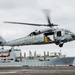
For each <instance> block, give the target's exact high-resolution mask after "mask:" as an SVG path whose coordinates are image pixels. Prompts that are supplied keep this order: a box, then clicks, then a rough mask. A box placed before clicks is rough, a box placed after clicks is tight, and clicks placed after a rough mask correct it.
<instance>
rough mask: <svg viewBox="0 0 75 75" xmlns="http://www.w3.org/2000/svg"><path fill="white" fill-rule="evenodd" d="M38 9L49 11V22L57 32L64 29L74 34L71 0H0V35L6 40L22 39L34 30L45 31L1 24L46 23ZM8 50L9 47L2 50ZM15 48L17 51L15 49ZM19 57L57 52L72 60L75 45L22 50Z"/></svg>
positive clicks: (73, 2) (74, 4)
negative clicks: (54, 26)
mask: <svg viewBox="0 0 75 75" xmlns="http://www.w3.org/2000/svg"><path fill="white" fill-rule="evenodd" d="M42 9H49V10H50V14H49V15H50V16H49V17H50V19H51V22H52V23H54V24H58V25H59V26H58V28H63V29H68V30H70V31H72V32H73V33H75V25H74V24H75V0H0V35H1V36H2V37H3V38H4V39H5V40H6V41H10V40H14V39H17V38H21V37H25V36H27V35H28V34H29V33H31V32H32V31H35V30H40V29H44V28H45V27H36V26H24V25H18V24H17V25H13V24H5V23H3V22H4V21H14V22H27V23H37V24H39V23H41V24H44V23H45V24H46V23H47V20H46V17H45V14H44V12H43V11H42ZM5 48H10V47H5ZM16 48H18V47H16ZM19 48H20V49H22V53H23V52H26V53H27V54H28V52H29V50H31V51H32V53H33V52H35V51H36V52H37V53H38V54H43V51H46V52H47V51H49V52H59V51H60V50H61V51H62V53H63V54H67V56H75V50H74V49H75V41H72V42H69V43H66V44H64V46H63V47H62V48H59V46H56V45H55V44H48V45H33V46H22V47H19Z"/></svg>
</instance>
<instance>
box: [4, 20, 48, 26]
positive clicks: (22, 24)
mask: <svg viewBox="0 0 75 75" xmlns="http://www.w3.org/2000/svg"><path fill="white" fill-rule="evenodd" d="M4 23H11V24H22V25H32V26H47V25H46V24H33V23H21V22H8V21H5V22H4Z"/></svg>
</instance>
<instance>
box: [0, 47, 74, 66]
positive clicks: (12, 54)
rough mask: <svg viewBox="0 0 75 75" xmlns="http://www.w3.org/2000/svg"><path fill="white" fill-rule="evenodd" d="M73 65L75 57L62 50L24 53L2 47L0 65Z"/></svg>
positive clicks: (19, 50)
mask: <svg viewBox="0 0 75 75" xmlns="http://www.w3.org/2000/svg"><path fill="white" fill-rule="evenodd" d="M64 65H65V66H73V65H75V57H67V56H66V55H62V53H61V52H53V53H49V52H47V54H46V52H45V51H44V55H39V54H36V51H35V52H34V55H32V53H31V51H29V56H26V53H24V56H23V55H22V52H21V49H14V48H11V49H3V48H2V49H0V66H64Z"/></svg>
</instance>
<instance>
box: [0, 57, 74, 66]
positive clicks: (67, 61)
mask: <svg viewBox="0 0 75 75" xmlns="http://www.w3.org/2000/svg"><path fill="white" fill-rule="evenodd" d="M74 59H75V58H74V57H65V58H53V59H50V60H49V61H38V60H26V61H22V62H8V63H0V66H27V65H28V66H50V65H54V66H56V65H74Z"/></svg>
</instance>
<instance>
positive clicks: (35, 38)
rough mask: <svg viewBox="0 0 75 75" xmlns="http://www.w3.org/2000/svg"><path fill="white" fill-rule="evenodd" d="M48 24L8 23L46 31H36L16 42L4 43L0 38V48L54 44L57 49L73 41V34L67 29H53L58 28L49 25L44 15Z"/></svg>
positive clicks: (48, 19)
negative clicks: (42, 27)
mask: <svg viewBox="0 0 75 75" xmlns="http://www.w3.org/2000/svg"><path fill="white" fill-rule="evenodd" d="M46 18H47V21H48V24H32V23H21V22H8V21H5V22H4V23H11V24H22V25H32V26H46V27H48V28H47V29H43V30H36V31H34V32H31V33H30V34H29V35H28V36H26V37H23V38H19V39H16V40H12V41H8V42H6V41H5V40H4V39H3V38H2V37H1V36H0V45H1V46H23V45H43V44H52V43H54V44H56V45H59V47H63V44H64V43H67V42H70V41H73V40H75V34H74V33H72V32H71V31H69V30H67V29H60V28H53V27H54V26H58V25H56V24H53V23H51V21H50V18H49V14H46Z"/></svg>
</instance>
